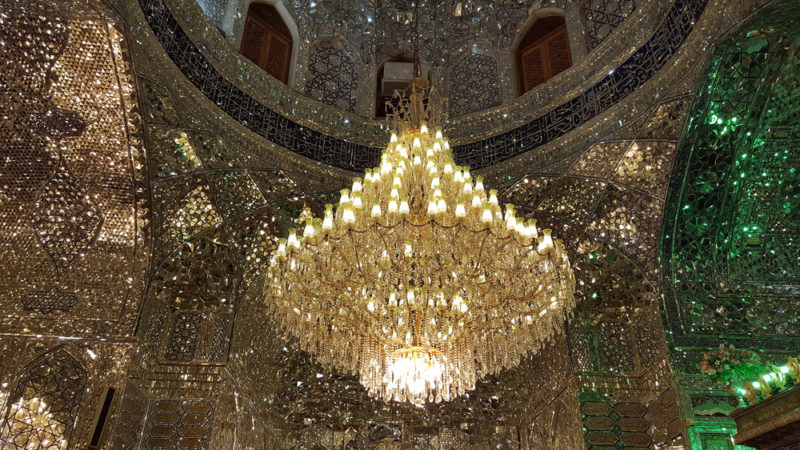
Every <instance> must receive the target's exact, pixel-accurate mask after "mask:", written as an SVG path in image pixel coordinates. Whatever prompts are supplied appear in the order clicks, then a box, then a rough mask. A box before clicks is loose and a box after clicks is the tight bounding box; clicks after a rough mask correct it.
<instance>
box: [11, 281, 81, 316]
mask: <svg viewBox="0 0 800 450" xmlns="http://www.w3.org/2000/svg"><path fill="white" fill-rule="evenodd" d="M76 303H78V297H77V296H75V294H73V293H72V292H64V291H62V290H60V289H58V288H56V287H51V288H50V289H40V290H38V291H32V292H29V293H28V294H26V295H25V297H23V298H22V307H23V309H25V311H36V310H38V311H39V312H40V313H42V314H44V315H48V314H50V313H52V312H53V311H61V312H70V311H72V308H74V307H75V304H76Z"/></svg>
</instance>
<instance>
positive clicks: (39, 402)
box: [0, 348, 87, 450]
mask: <svg viewBox="0 0 800 450" xmlns="http://www.w3.org/2000/svg"><path fill="white" fill-rule="evenodd" d="M86 383H87V375H86V370H85V369H84V368H83V365H82V364H81V363H80V362H79V361H78V360H77V359H75V358H74V357H73V356H72V355H70V354H69V353H68V352H67V351H66V350H64V349H63V348H59V349H56V350H54V351H52V352H51V353H49V354H45V355H43V356H42V357H40V358H39V359H38V361H37V360H34V363H33V364H31V365H30V366H29V367H28V368H27V369H25V370H24V371H23V373H22V376H21V378H20V380H19V382H18V383H17V385H16V386H15V387H14V389H13V390H12V393H11V395H10V396H9V399H8V405H7V407H6V410H5V411H4V414H3V422H2V427H0V443H2V447H1V448H3V449H18V448H19V449H22V448H24V449H59V450H61V449H66V448H67V446H68V444H69V440H70V435H71V434H72V430H73V428H74V425H75V419H76V418H77V415H78V408H79V406H80V404H81V399H82V397H83V391H84V389H85V388H86Z"/></svg>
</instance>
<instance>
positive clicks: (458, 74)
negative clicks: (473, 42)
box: [448, 55, 500, 117]
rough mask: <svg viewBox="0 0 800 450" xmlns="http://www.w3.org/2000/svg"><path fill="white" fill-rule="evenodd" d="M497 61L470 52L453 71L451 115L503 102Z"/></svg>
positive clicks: (454, 115) (451, 74)
mask: <svg viewBox="0 0 800 450" xmlns="http://www.w3.org/2000/svg"><path fill="white" fill-rule="evenodd" d="M498 83H499V80H498V76H497V61H495V60H494V58H492V57H491V56H487V55H470V56H467V57H466V58H464V59H463V60H462V61H461V62H459V63H458V64H457V65H456V66H455V67H453V69H452V70H451V71H450V74H449V76H448V87H449V89H450V117H457V116H460V115H463V114H467V113H471V112H474V111H480V110H482V109H486V108H490V107H492V106H497V105H498V104H500V88H499V87H498Z"/></svg>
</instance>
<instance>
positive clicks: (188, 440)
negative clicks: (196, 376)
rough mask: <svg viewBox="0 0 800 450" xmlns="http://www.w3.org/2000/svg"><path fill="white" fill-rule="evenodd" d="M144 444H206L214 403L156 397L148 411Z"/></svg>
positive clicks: (205, 445) (160, 445) (156, 446)
mask: <svg viewBox="0 0 800 450" xmlns="http://www.w3.org/2000/svg"><path fill="white" fill-rule="evenodd" d="M147 417H148V420H147V426H146V432H145V439H144V448H146V449H148V450H149V449H161V448H195V449H200V448H208V438H209V434H210V433H211V424H212V422H213V419H214V404H213V403H212V402H211V401H208V400H182V399H175V400H157V401H154V402H152V403H151V405H150V412H149V414H148V415H147Z"/></svg>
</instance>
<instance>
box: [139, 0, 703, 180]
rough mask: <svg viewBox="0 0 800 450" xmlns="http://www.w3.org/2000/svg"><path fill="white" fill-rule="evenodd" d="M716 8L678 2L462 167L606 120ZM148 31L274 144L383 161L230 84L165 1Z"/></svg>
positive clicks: (324, 156) (349, 160) (351, 164)
mask: <svg viewBox="0 0 800 450" xmlns="http://www.w3.org/2000/svg"><path fill="white" fill-rule="evenodd" d="M707 3H708V0H676V1H675V3H674V4H673V5H672V7H671V8H670V10H669V12H668V13H667V16H666V18H664V20H663V21H662V22H661V24H660V25H659V27H658V29H656V31H655V32H654V33H653V36H652V37H651V38H650V39H649V40H648V41H647V42H645V43H644V45H642V46H641V47H639V48H638V49H637V50H636V52H635V53H634V54H633V55H631V56H630V57H629V58H628V59H627V60H625V62H623V63H622V64H621V65H620V66H619V67H617V69H616V70H613V71H611V72H610V73H609V74H608V75H607V76H606V77H605V78H603V79H602V80H600V81H599V82H598V83H596V84H595V85H594V86H592V87H591V88H589V89H587V90H586V91H584V92H583V93H581V94H579V95H578V96H576V97H574V98H573V99H572V100H570V101H568V102H566V103H564V104H562V105H561V106H559V107H557V108H555V109H553V110H551V111H550V112H548V113H546V114H544V115H541V116H539V117H537V118H535V119H533V120H531V121H530V122H528V123H526V124H525V125H522V126H520V127H518V128H516V129H514V130H511V131H508V132H506V133H503V134H499V135H497V136H493V137H491V138H488V139H484V140H480V141H477V142H473V143H470V144H464V145H459V146H455V147H454V148H453V152H454V156H455V159H456V161H457V162H458V163H459V164H464V165H470V166H471V167H472V168H473V169H480V168H485V167H489V166H491V165H493V164H497V163H499V162H502V161H505V160H507V159H509V158H512V157H515V156H518V155H521V154H523V153H526V152H528V151H531V150H533V149H534V148H536V147H539V146H541V145H544V144H546V143H548V142H550V141H553V140H555V139H557V138H559V137H561V136H563V135H565V134H566V133H568V132H570V131H572V130H574V129H575V128H578V127H579V126H581V125H582V124H584V123H586V122H587V121H588V120H590V119H592V118H594V117H595V116H597V115H599V114H601V113H602V112H604V111H606V110H607V109H609V108H611V107H612V106H614V105H616V104H617V103H618V102H620V101H621V100H623V99H624V98H626V97H627V96H628V95H630V94H631V93H632V92H634V91H635V90H636V89H638V88H639V87H641V86H642V85H644V83H646V82H647V81H648V80H649V79H650V78H651V77H652V76H653V75H655V74H656V73H657V72H658V71H659V70H660V69H661V68H662V67H664V65H665V64H666V63H667V60H669V58H670V57H671V56H672V55H673V54H674V53H676V52H677V50H678V49H679V48H680V46H681V45H682V44H683V42H684V41H685V40H686V38H687V37H688V36H689V34H690V33H691V31H692V30H693V29H694V25H695V22H696V21H697V20H698V18H699V17H700V15H701V14H702V12H703V11H704V10H705V7H706V4H707ZM139 5H140V6H141V8H142V11H143V12H144V15H145V18H146V20H147V23H148V24H149V25H150V28H151V30H152V31H153V33H154V34H155V36H156V38H157V39H158V41H159V42H160V43H161V45H162V47H163V48H164V50H165V51H166V53H167V54H168V55H169V57H170V59H172V61H173V62H174V63H175V65H176V66H177V67H178V68H179V69H180V70H181V72H182V73H183V74H184V76H185V77H186V78H187V79H188V80H189V81H191V82H192V84H194V85H195V87H197V88H198V89H199V90H200V91H201V92H202V93H203V95H205V96H206V98H208V99H209V100H210V101H212V102H214V103H215V104H216V105H217V106H219V107H220V108H221V109H222V110H223V111H225V112H226V113H227V114H228V115H229V116H231V117H232V118H234V119H236V120H238V121H239V122H240V123H241V124H242V125H244V126H245V127H247V128H249V129H250V130H252V131H254V132H256V133H258V134H259V135H261V136H262V137H264V138H266V139H268V140H269V141H271V142H273V143H275V144H276V145H279V146H281V147H284V148H286V149H288V150H291V151H293V152H295V153H297V154H299V155H302V156H305V157H307V158H311V159H313V160H315V161H318V162H322V163H325V164H330V165H332V166H334V167H338V168H341V169H346V170H354V171H361V170H363V169H366V168H369V167H374V166H376V165H377V164H378V162H379V161H380V151H381V149H380V148H378V147H368V146H364V145H359V144H355V143H351V142H347V141H344V140H342V139H338V138H336V137H333V136H330V135H326V134H323V133H320V132H319V131H315V130H312V129H310V128H308V127H304V126H302V125H300V124H298V123H296V122H294V121H292V120H290V119H288V118H287V117H284V116H283V115H281V114H279V113H278V112H276V111H273V110H272V109H270V108H268V107H267V106H266V105H264V104H263V103H261V102H259V101H258V100H256V99H255V98H253V97H252V96H250V95H249V94H248V93H246V92H244V91H242V90H241V89H239V88H238V87H237V86H235V85H234V84H233V83H231V82H230V81H228V80H227V79H226V78H225V77H223V76H222V75H221V74H220V73H219V71H217V70H216V69H215V68H214V66H213V65H212V64H211V63H210V62H209V61H208V60H207V59H206V57H205V56H204V55H203V54H202V53H201V52H200V50H198V48H197V46H196V45H195V44H194V43H193V42H192V41H191V39H190V38H189V36H188V35H187V34H186V33H185V32H184V31H183V29H182V28H181V26H180V25H179V24H178V22H177V20H176V19H175V17H173V15H172V13H171V12H170V10H169V8H167V6H166V5H165V4H164V1H163V0H139Z"/></svg>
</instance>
